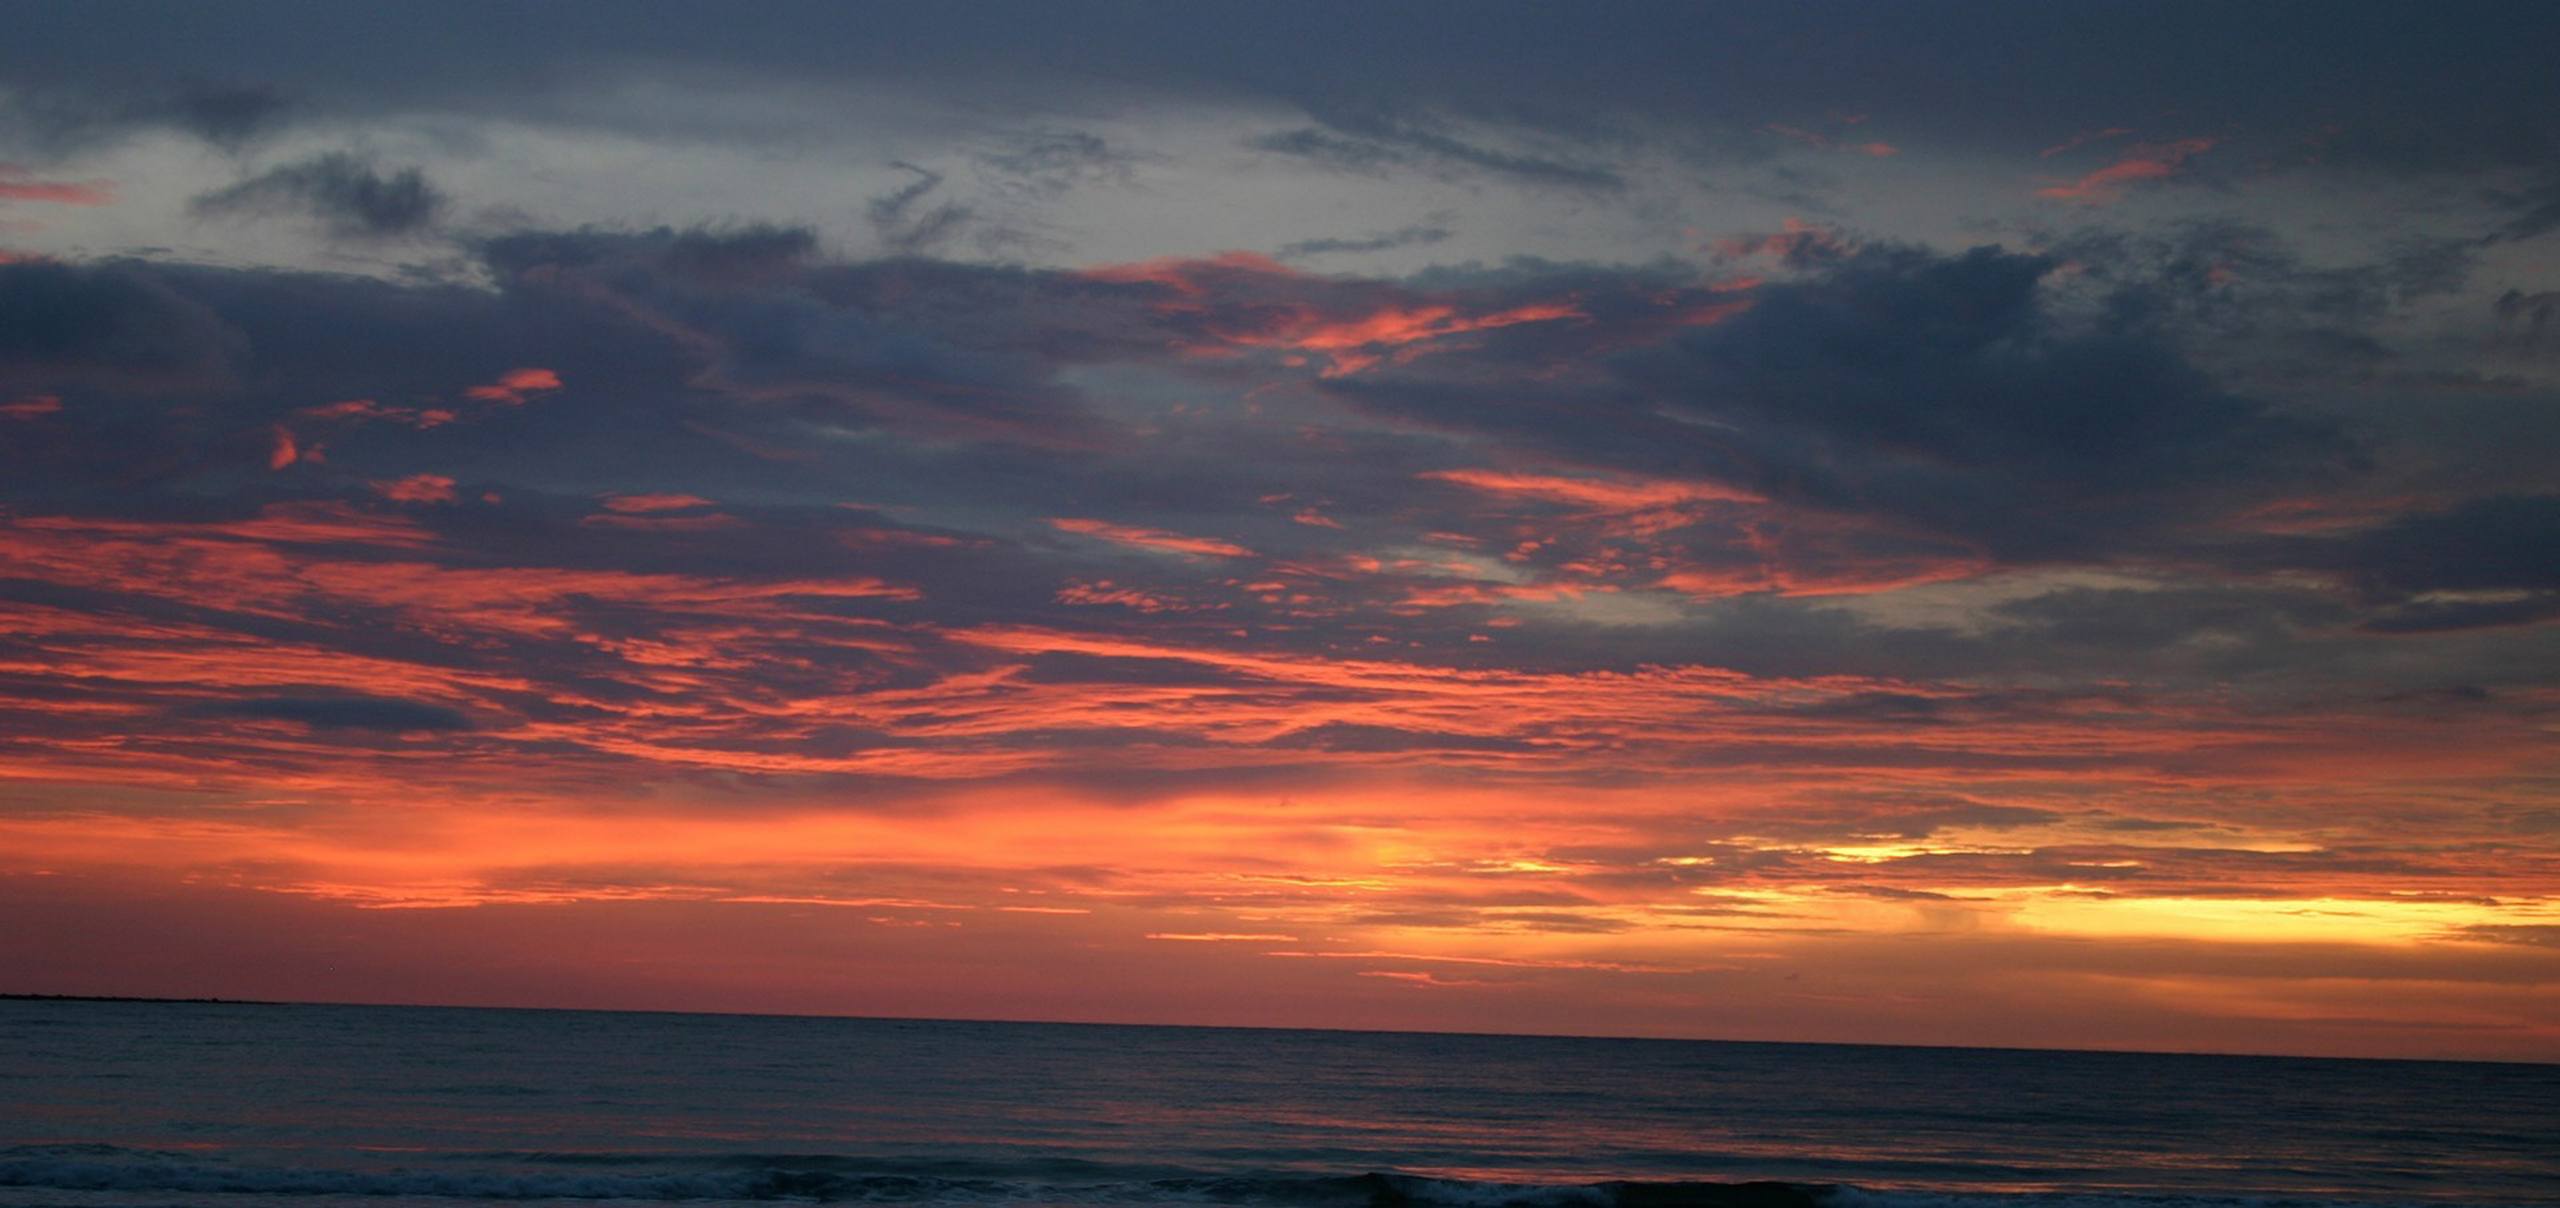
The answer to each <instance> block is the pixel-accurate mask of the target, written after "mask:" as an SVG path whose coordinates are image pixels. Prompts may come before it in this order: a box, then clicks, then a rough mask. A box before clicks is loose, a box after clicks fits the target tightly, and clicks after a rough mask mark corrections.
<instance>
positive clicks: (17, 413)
mask: <svg viewBox="0 0 2560 1208" xmlns="http://www.w3.org/2000/svg"><path fill="white" fill-rule="evenodd" d="M60 410H62V400H61V399H59V398H56V397H54V396H53V395H50V394H30V395H28V396H26V397H25V398H19V399H12V400H10V401H8V402H5V403H0V415H5V416H8V417H9V418H11V419H34V418H35V417H37V416H39V415H52V414H53V413H55V412H57V411H60Z"/></svg>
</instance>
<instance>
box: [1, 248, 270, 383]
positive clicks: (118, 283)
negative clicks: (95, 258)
mask: <svg viewBox="0 0 2560 1208" xmlns="http://www.w3.org/2000/svg"><path fill="white" fill-rule="evenodd" d="M240 345H241V340H240V337H239V335H238V333H237V332H236V331H235V330H234V329H233V328H231V327H230V325H229V324H227V323H226V322H225V321H224V319H223V318H222V317H221V316H220V315H219V314H218V313H217V312H216V311H215V310H214V309H213V308H211V307H207V306H205V305H204V304H202V303H201V302H198V301H195V300H193V299H190V298H188V297H186V296H184V295H183V294H181V293H180V292H179V291H177V290H174V289H172V288H170V287H169V286H168V284H167V283H166V282H165V281H163V280H162V279H161V277H160V276H159V274H157V273H156V272H154V271H153V270H151V269H149V268H146V267H144V266H142V265H141V264H139V263H132V262H122V263H119V262H109V263H107V264H103V265H94V266H91V265H71V264H59V263H54V262H50V261H33V262H28V263H22V264H0V382H5V383H7V384H9V385H13V386H17V387H20V388H24V389H41V388H45V387H50V386H59V385H66V384H74V383H84V382H125V383H133V384H137V385H139V384H149V385H153V386H157V387H160V388H172V387H179V386H182V385H184V384H188V383H193V382H198V381H201V380H203V379H206V378H208V377H212V376H216V375H219V374H220V373H222V372H223V371H224V369H225V367H226V366H227V365H228V363H229V362H230V360H231V358H232V357H234V356H235V355H236V354H237V353H238V352H240V351H241V347H240Z"/></svg>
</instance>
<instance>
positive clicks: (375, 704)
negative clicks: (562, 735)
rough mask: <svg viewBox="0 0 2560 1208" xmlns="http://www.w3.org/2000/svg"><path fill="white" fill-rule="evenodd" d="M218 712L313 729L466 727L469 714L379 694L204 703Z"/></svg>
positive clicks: (210, 710)
mask: <svg viewBox="0 0 2560 1208" xmlns="http://www.w3.org/2000/svg"><path fill="white" fill-rule="evenodd" d="M202 712H204V713H206V714H209V715H212V716H219V717H241V718H250V719H255V720H261V721H289V722H298V723H300V724H302V725H305V726H308V727H310V728H311V729H314V730H380V731H384V732H386V733H395V734H397V733H412V732H417V731H450V730H468V729H470V728H471V719H470V718H468V717H466V716H464V715H463V714H462V713H461V711H459V710H456V709H451V708H447V707H445V706H443V705H431V704H426V703H423V702H419V701H411V700H399V699H395V698H391V697H379V696H271V697H260V698H257V699H252V700H242V701H232V702H228V703H224V704H219V705H210V706H206V707H205V708H204V709H203V710H202Z"/></svg>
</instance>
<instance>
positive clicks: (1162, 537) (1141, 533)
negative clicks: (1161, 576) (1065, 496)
mask: <svg viewBox="0 0 2560 1208" xmlns="http://www.w3.org/2000/svg"><path fill="white" fill-rule="evenodd" d="M1049 527H1051V528H1054V529H1056V530H1058V531H1059V532H1062V533H1075V534H1078V535H1080V536H1086V537H1099V538H1101V539H1102V540H1105V541H1111V542H1117V543H1119V544H1121V545H1133V546H1137V547H1138V548H1141V549H1152V550H1163V551H1166V552H1168V553H1176V554H1202V555H1206V556H1208V557H1213V558H1250V557H1252V556H1253V551H1252V550H1249V549H1246V548H1245V547H1243V546H1241V545H1238V544H1236V543H1235V542H1232V541H1223V540H1220V539H1218V538H1215V537H1188V536H1184V535H1183V534H1181V533H1168V532H1165V531H1163V530H1161V529H1151V528H1140V527H1137V526H1134V525H1126V524H1113V523H1111V522H1109V521H1104V520H1092V519H1086V518H1082V517H1056V518H1052V519H1051V520H1050V521H1049Z"/></svg>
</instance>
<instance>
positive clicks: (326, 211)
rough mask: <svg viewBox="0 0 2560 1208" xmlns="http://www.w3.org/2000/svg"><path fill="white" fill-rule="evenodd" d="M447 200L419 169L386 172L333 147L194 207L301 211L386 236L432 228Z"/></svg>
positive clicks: (217, 211)
mask: <svg viewBox="0 0 2560 1208" xmlns="http://www.w3.org/2000/svg"><path fill="white" fill-rule="evenodd" d="M446 204H447V199H446V197H445V195H444V193H443V191H442V190H440V189H437V188H436V187H435V186H434V185H432V184H429V183H428V182H427V177H426V174H425V173H424V172H422V171H420V170H419V169H417V168H402V169H400V170H399V171H397V172H393V173H390V174H388V175H385V174H383V173H381V172H378V171H376V170H375V169H374V167H373V166H372V165H371V164H368V163H366V162H365V161H364V160H362V159H360V158H358V157H356V156H354V155H351V154H348V153H347V152H344V151H331V152H327V153H325V154H321V155H316V156H313V157H311V158H309V159H305V160H299V161H296V162H294V163H290V164H284V165H282V166H279V167H275V168H270V169H268V170H267V171H265V172H262V173H259V174H258V175H256V176H252V177H250V178H249V179H247V180H244V181H241V182H240V183H238V184H235V185H231V186H229V187H227V188H222V189H216V190H214V191H212V192H209V193H204V194H200V195H198V196H197V197H196V198H195V199H194V200H193V201H191V202H189V203H188V208H189V209H190V210H192V211H193V212H195V213H197V214H207V215H222V214H238V213H243V212H274V211H280V210H281V211H295V212H299V213H303V214H307V215H309V216H311V217H314V218H317V219H319V220H320V221H321V222H322V223H323V224H324V225H326V226H327V228H328V229H329V231H330V232H331V233H332V234H335V235H339V236H343V237H350V238H367V239H383V238H392V237H396V236H403V235H411V234H415V233H417V232H419V231H422V230H424V229H426V228H427V227H428V226H430V225H432V224H433V223H434V222H435V221H436V218H437V216H438V215H439V214H440V213H442V212H443V210H444V209H445V206H446Z"/></svg>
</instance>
